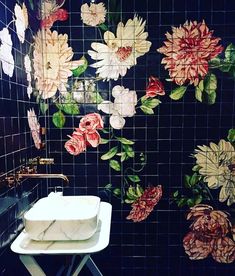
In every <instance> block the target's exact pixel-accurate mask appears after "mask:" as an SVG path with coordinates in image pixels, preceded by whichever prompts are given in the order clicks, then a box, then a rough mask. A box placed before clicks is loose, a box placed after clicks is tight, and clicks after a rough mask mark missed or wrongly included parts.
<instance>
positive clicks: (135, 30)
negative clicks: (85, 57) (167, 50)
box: [88, 16, 151, 80]
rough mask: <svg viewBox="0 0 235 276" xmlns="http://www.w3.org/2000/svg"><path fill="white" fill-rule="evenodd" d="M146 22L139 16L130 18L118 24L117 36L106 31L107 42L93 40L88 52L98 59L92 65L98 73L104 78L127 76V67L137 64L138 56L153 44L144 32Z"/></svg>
mask: <svg viewBox="0 0 235 276" xmlns="http://www.w3.org/2000/svg"><path fill="white" fill-rule="evenodd" d="M145 24H146V22H145V21H144V22H143V20H142V18H138V17H137V16H135V17H134V19H129V20H128V21H127V23H126V25H124V24H123V23H122V22H120V23H119V24H118V26H117V32H116V36H115V35H114V34H113V33H112V32H110V31H107V32H105V33H104V41H105V43H106V44H102V43H96V42H93V43H92V44H91V47H92V49H93V50H94V51H92V50H89V51H88V54H89V55H90V56H91V58H92V59H94V60H96V61H98V62H96V63H94V64H92V65H91V66H92V67H94V68H97V70H96V73H97V74H98V75H99V77H100V78H102V79H104V80H110V79H114V80H117V79H118V78H119V75H120V76H122V77H123V76H125V75H126V73H127V69H130V68H131V67H132V66H134V65H136V64H137V58H138V57H140V56H143V55H144V54H146V53H147V52H148V51H149V49H150V46H151V42H150V41H147V40H146V39H147V37H148V33H147V32H144V28H145Z"/></svg>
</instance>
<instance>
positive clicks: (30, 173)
mask: <svg viewBox="0 0 235 276" xmlns="http://www.w3.org/2000/svg"><path fill="white" fill-rule="evenodd" d="M22 178H60V179H62V180H64V181H65V183H66V184H67V185H69V179H68V177H67V176H66V175H64V174H62V173H37V169H36V167H33V168H30V167H26V168H25V167H24V168H22V169H21V170H20V171H19V172H17V173H16V180H17V181H18V182H19V181H21V179H22Z"/></svg>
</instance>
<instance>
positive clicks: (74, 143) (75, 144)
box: [64, 130, 86, 155]
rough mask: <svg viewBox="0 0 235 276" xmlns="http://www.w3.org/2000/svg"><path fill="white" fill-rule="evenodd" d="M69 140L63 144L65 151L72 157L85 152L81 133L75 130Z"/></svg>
mask: <svg viewBox="0 0 235 276" xmlns="http://www.w3.org/2000/svg"><path fill="white" fill-rule="evenodd" d="M68 137H69V138H70V139H69V140H68V141H67V142H66V143H65V145H64V147H65V149H66V150H67V151H68V152H69V153H70V154H72V155H78V154H80V153H82V152H83V151H85V150H86V142H85V139H84V135H83V133H82V131H79V130H77V131H76V132H74V133H73V134H72V137H71V136H68Z"/></svg>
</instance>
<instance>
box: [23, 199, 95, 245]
mask: <svg viewBox="0 0 235 276" xmlns="http://www.w3.org/2000/svg"><path fill="white" fill-rule="evenodd" d="M99 208H100V198H99V197H97V196H51V197H50V196H49V197H44V198H42V199H40V200H39V201H37V202H36V203H35V204H34V206H33V207H32V208H31V209H30V210H29V211H28V212H27V213H25V215H24V223H25V230H26V232H27V233H28V235H29V237H30V238H31V239H33V240H37V241H62V240H86V239H89V238H90V237H91V236H93V235H94V234H95V232H96V229H97V226H98V214H99Z"/></svg>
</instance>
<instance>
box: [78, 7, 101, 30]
mask: <svg viewBox="0 0 235 276" xmlns="http://www.w3.org/2000/svg"><path fill="white" fill-rule="evenodd" d="M105 16H106V9H105V6H104V3H102V2H101V3H99V4H95V3H91V4H90V7H89V6H88V4H87V3H86V4H83V5H82V6H81V19H82V21H83V23H84V24H86V25H89V26H93V27H94V26H97V25H99V24H102V23H104V22H105Z"/></svg>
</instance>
